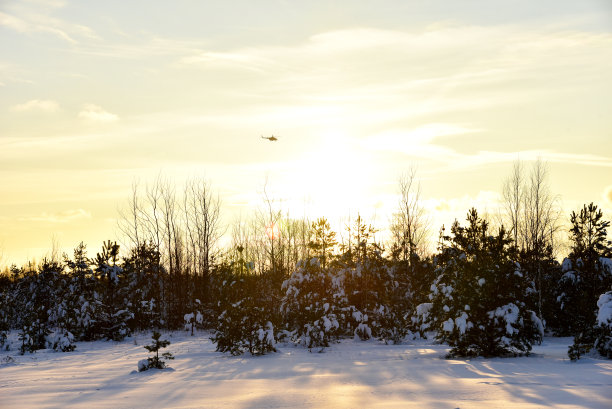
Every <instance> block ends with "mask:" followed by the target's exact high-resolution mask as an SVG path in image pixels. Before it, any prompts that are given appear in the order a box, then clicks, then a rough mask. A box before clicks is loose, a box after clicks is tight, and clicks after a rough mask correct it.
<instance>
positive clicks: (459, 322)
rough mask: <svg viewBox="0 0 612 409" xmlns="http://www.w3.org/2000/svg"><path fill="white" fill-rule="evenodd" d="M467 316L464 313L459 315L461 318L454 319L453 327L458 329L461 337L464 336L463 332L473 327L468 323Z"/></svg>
mask: <svg viewBox="0 0 612 409" xmlns="http://www.w3.org/2000/svg"><path fill="white" fill-rule="evenodd" d="M468 318H469V317H468V315H467V314H466V313H465V312H462V313H461V316H459V317H457V318H455V325H456V326H457V328H458V329H459V332H460V333H461V335H463V334H465V331H467V330H468V329H470V328H472V327H474V324H472V323H471V322H469V321H468Z"/></svg>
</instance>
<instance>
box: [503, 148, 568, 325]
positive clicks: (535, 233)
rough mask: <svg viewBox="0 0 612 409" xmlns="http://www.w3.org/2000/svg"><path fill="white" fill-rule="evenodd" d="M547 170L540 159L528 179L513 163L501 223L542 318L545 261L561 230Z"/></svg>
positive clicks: (558, 213) (516, 163)
mask: <svg viewBox="0 0 612 409" xmlns="http://www.w3.org/2000/svg"><path fill="white" fill-rule="evenodd" d="M547 178H548V168H547V166H546V163H545V162H543V161H542V159H541V158H538V160H537V161H536V162H535V163H534V164H533V166H532V168H531V173H530V174H529V176H528V177H525V175H524V167H523V164H522V163H521V162H520V161H516V162H515V163H514V165H513V168H512V174H511V175H510V177H509V178H508V179H507V180H506V181H505V183H504V188H503V200H504V203H503V207H504V216H505V217H504V222H505V223H507V225H509V226H510V229H511V234H512V237H513V239H514V243H515V244H516V246H517V248H518V249H519V250H520V252H521V259H522V262H521V263H522V264H524V267H527V268H528V270H529V271H528V273H529V275H530V276H531V279H532V280H533V281H534V283H535V286H536V292H537V301H536V306H535V307H536V308H537V310H538V316H539V317H540V318H542V304H543V293H544V292H545V288H544V287H546V284H547V283H545V282H544V281H543V279H542V276H543V274H544V271H543V270H544V268H545V267H544V266H545V263H546V260H548V259H551V258H553V257H554V255H555V252H556V249H557V247H558V243H557V241H556V236H557V233H558V232H559V230H560V225H559V220H560V215H561V210H560V206H559V203H558V202H559V200H558V197H557V196H554V195H553V194H552V193H551V192H550V188H549V186H548V182H547Z"/></svg>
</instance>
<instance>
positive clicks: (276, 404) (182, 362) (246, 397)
mask: <svg viewBox="0 0 612 409" xmlns="http://www.w3.org/2000/svg"><path fill="white" fill-rule="evenodd" d="M11 335H15V334H11ZM149 337H150V334H142V335H139V336H136V337H134V338H130V339H126V340H125V341H124V342H120V343H117V342H92V343H84V342H81V343H78V344H77V350H76V351H74V352H68V353H61V352H53V351H39V352H37V353H35V354H26V355H24V356H20V355H18V354H17V353H16V352H14V351H12V352H8V353H7V352H2V353H1V354H0V362H1V363H0V408H2V409H9V408H88V409H89V408H91V409H95V408H113V409H119V408H413V407H414V408H451V409H453V408H462V409H463V408H543V407H554V408H606V409H610V408H612V361H607V360H601V359H594V358H585V359H582V360H580V361H579V362H570V361H569V360H568V359H567V347H568V345H569V344H570V343H571V339H570V338H548V339H546V341H545V342H544V343H543V345H541V346H536V347H535V348H534V354H533V355H532V356H529V357H522V358H505V359H501V358H496V359H482V358H478V359H469V360H446V359H441V358H440V357H441V356H443V355H444V354H445V353H446V351H447V348H446V347H444V346H440V345H432V344H431V343H429V342H427V341H418V342H414V343H410V344H406V345H382V344H380V343H378V342H376V341H372V342H359V341H353V340H345V341H343V342H342V343H340V344H336V345H334V346H333V347H332V348H329V349H327V350H326V351H325V352H324V353H316V352H315V353H310V352H308V350H306V349H303V348H301V347H294V346H292V345H285V346H281V347H280V348H279V352H278V353H276V354H271V355H267V356H263V357H251V356H240V357H232V356H227V355H222V354H219V353H217V352H215V347H214V345H213V344H212V343H211V342H210V340H209V339H208V337H207V335H206V334H203V333H201V334H198V335H196V336H194V337H190V336H189V335H188V334H186V333H173V334H169V333H166V334H163V336H162V339H169V340H170V341H171V342H172V344H171V345H170V346H169V347H168V348H167V350H169V351H170V352H172V353H173V354H174V355H175V356H176V359H175V360H174V361H170V365H171V366H172V368H173V369H172V370H163V371H159V370H150V371H147V372H142V373H138V372H135V370H136V368H137V366H136V365H137V362H138V361H139V360H140V359H143V358H145V357H146V356H147V351H146V350H145V349H144V348H143V347H142V345H144V344H146V343H148V340H149ZM136 343H137V344H138V345H136ZM7 354H8V355H9V356H11V357H12V358H14V360H15V362H11V363H6V361H7V358H6V357H7ZM9 361H10V359H9Z"/></svg>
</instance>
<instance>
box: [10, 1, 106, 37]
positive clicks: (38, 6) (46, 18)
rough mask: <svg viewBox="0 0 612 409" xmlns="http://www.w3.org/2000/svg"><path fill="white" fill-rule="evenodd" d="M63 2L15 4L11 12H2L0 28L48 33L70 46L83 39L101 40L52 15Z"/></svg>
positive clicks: (89, 29) (80, 26) (88, 31)
mask: <svg viewBox="0 0 612 409" xmlns="http://www.w3.org/2000/svg"><path fill="white" fill-rule="evenodd" d="M64 4H65V3H64V2H62V1H53V0H50V1H28V2H24V3H17V4H13V5H12V7H11V10H10V11H7V12H0V26H4V27H6V28H8V29H11V30H13V31H16V32H18V33H48V34H52V35H54V36H56V37H57V38H59V39H61V40H63V41H65V42H68V43H70V44H73V45H74V44H78V43H79V40H80V39H82V38H86V39H99V37H98V35H97V34H96V33H95V32H94V31H93V30H92V29H91V28H90V27H87V26H85V25H82V24H76V23H72V22H69V21H66V20H63V19H60V18H56V17H52V16H51V15H50V14H51V13H52V11H53V10H54V9H59V8H61V7H63V6H64Z"/></svg>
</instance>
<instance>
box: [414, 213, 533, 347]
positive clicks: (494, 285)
mask: <svg viewBox="0 0 612 409" xmlns="http://www.w3.org/2000/svg"><path fill="white" fill-rule="evenodd" d="M468 222H469V226H468V227H465V228H464V227H461V226H459V224H458V223H457V222H455V224H454V225H453V227H452V229H451V233H452V234H453V236H452V237H445V238H444V242H443V245H442V248H441V249H440V254H439V255H438V257H437V259H436V263H437V273H438V277H437V278H436V280H435V281H434V283H433V284H432V286H431V291H432V292H431V295H430V297H431V301H432V305H431V308H428V309H427V310H428V311H427V312H428V314H429V316H428V318H429V320H430V321H429V324H430V328H431V329H432V330H435V331H437V336H436V338H437V340H439V341H441V342H447V343H448V344H449V345H450V346H451V347H452V348H451V351H450V355H451V356H477V355H482V356H500V355H518V354H525V353H529V351H530V350H531V345H532V343H533V342H538V341H540V340H541V337H542V335H543V327H542V323H541V321H540V320H539V319H538V317H537V316H536V314H535V313H534V312H533V311H530V310H528V309H527V308H526V307H525V302H524V301H523V300H524V298H525V294H526V292H527V288H528V283H527V282H526V280H525V278H524V274H523V272H522V271H521V267H520V265H519V264H518V263H515V262H513V261H512V259H511V248H510V240H509V238H508V237H507V235H506V233H505V231H504V230H503V229H502V230H500V232H499V233H498V234H497V235H496V236H491V235H489V234H488V225H487V222H486V221H484V220H482V219H480V218H479V217H478V214H477V213H476V210H474V209H472V210H471V211H470V212H469V213H468ZM423 312H424V313H425V311H423ZM422 315H425V314H422ZM423 324H424V323H422V324H421V325H423Z"/></svg>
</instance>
